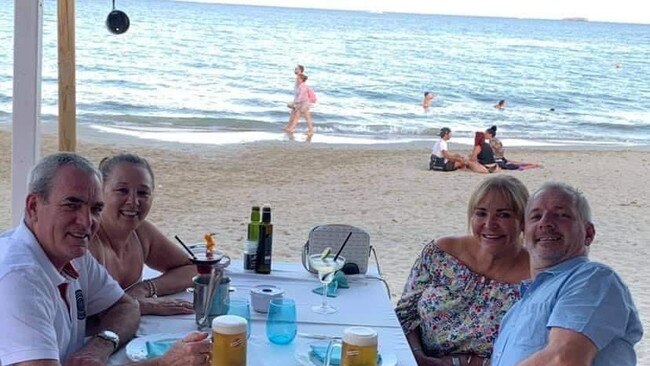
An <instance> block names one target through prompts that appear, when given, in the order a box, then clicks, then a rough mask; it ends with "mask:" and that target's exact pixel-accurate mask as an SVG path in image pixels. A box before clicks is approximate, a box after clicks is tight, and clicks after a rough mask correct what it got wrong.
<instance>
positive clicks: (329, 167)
mask: <svg viewBox="0 0 650 366" xmlns="http://www.w3.org/2000/svg"><path fill="white" fill-rule="evenodd" d="M78 141H79V142H78V151H79V152H80V153H81V154H84V155H86V156H88V157H89V158H91V159H92V160H93V161H94V162H99V161H100V159H101V158H102V157H104V156H106V155H110V154H113V153H117V152H120V151H130V152H135V153H138V154H140V155H142V156H144V157H146V158H147V159H149V161H150V163H151V164H152V167H153V169H154V172H155V174H156V177H155V182H156V183H155V184H156V188H155V201H154V205H153V208H152V210H151V214H150V216H149V219H150V220H151V221H152V222H154V223H155V224H157V225H158V226H159V227H160V228H161V229H162V230H163V232H165V233H166V234H167V235H169V236H173V235H174V234H178V235H180V236H181V237H183V238H185V239H186V240H187V241H199V240H200V239H201V237H202V234H203V233H204V232H206V231H214V232H216V233H217V236H216V238H217V243H218V245H219V246H220V247H221V248H222V249H223V250H225V251H226V252H227V253H229V254H230V255H231V256H232V257H235V258H239V257H240V254H241V248H242V246H243V241H244V240H245V236H246V224H247V221H248V215H249V211H250V207H251V206H252V205H260V204H264V203H269V204H270V205H271V207H272V210H273V223H274V227H275V230H274V239H273V243H274V252H273V259H274V260H275V261H299V259H300V251H301V248H302V245H303V244H304V242H305V240H306V238H307V234H308V232H309V229H310V228H312V227H313V226H315V225H319V224H327V223H346V224H351V225H356V226H359V227H361V228H363V229H365V230H366V231H368V232H369V233H370V236H371V243H372V245H373V246H374V247H375V248H376V250H377V253H378V255H379V258H380V262H381V263H380V264H381V267H382V269H383V271H384V275H385V277H386V279H387V281H388V283H389V284H390V288H391V292H392V294H393V301H396V299H397V298H398V297H399V295H400V294H401V290H402V286H403V285H404V282H405V280H406V278H407V276H408V273H409V270H410V268H411V265H412V264H413V261H414V260H415V258H416V257H417V255H418V254H419V252H420V250H421V248H422V245H423V244H425V243H426V242H428V241H430V240H431V239H433V238H437V237H440V236H444V235H450V234H461V233H464V232H466V231H467V219H466V204H467V200H468V198H469V195H470V192H471V191H472V190H473V189H474V187H475V186H476V185H477V184H478V182H480V181H481V180H482V179H484V178H485V177H484V176H481V175H478V174H475V173H470V172H465V171H460V172H452V173H437V172H431V171H428V170H427V164H428V158H429V148H428V147H422V146H417V147H408V146H407V147H404V148H394V147H386V146H383V145H381V146H380V145H376V146H370V147H368V146H364V147H358V146H357V147H355V146H349V145H345V146H335V147H333V146H331V145H323V144H305V143H301V142H297V141H295V142H292V141H287V142H282V143H270V144H267V143H259V144H245V145H229V146H225V147H224V146H211V145H190V144H176V145H171V144H168V145H166V146H163V145H156V144H151V143H148V142H146V141H142V142H138V141H133V140H122V139H121V138H119V137H114V138H113V137H111V136H107V137H106V138H105V139H99V138H93V137H89V136H84V135H81V136H80V137H79V140H78ZM42 142H43V149H42V153H43V154H47V153H51V152H54V151H55V149H56V137H55V136H54V135H51V134H46V135H44V136H43V139H42ZM451 146H452V150H454V149H456V150H460V151H462V152H465V151H469V147H467V146H459V145H453V140H452V145H451ZM507 156H508V157H509V158H510V159H512V160H517V161H528V162H538V163H541V164H543V166H544V167H543V168H542V169H533V170H527V171H515V172H507V173H500V174H512V175H514V176H516V177H517V178H519V179H521V180H522V181H523V182H524V183H525V184H526V185H527V186H528V187H529V189H530V190H534V189H535V188H537V187H538V186H539V185H540V184H542V183H543V182H545V181H548V180H560V181H564V182H567V183H570V184H572V185H575V186H577V187H579V188H580V189H582V190H583V191H584V192H585V193H586V195H587V197H588V198H589V201H590V203H591V204H592V209H593V216H594V218H595V225H596V232H597V234H596V240H595V243H594V245H593V246H592V248H593V249H592V252H591V258H592V259H594V260H597V261H601V262H604V263H607V264H609V265H610V266H612V267H613V268H614V269H616V270H617V271H618V273H619V274H620V275H621V276H622V278H623V279H624V281H625V282H626V283H627V284H628V285H629V287H630V289H631V291H632V294H633V296H634V300H635V302H636V305H637V308H638V309H639V312H640V314H641V318H642V321H643V323H644V325H645V329H646V332H647V331H648V330H649V329H650V283H649V282H648V281H647V273H648V270H647V267H648V266H647V261H648V260H649V258H650V256H649V255H650V249H648V246H647V245H646V243H647V240H648V238H650V226H649V225H648V218H647V212H648V211H649V210H650V194H649V193H650V189H649V188H648V186H647V182H648V181H649V180H650V154H648V151H647V149H636V150H623V149H621V150H615V149H608V150H585V149H584V148H582V149H575V150H572V149H566V148H565V149H563V150H562V151H550V150H548V149H546V150H539V149H537V150H535V149H524V148H521V149H509V150H508V153H507ZM10 161H11V135H10V132H7V130H2V129H0V229H2V230H4V229H6V228H8V227H9V226H10V216H9V209H10V201H11V187H10V182H11V181H10V170H11V166H10ZM637 350H638V357H639V363H638V364H639V365H650V342H648V341H647V338H646V340H644V341H642V342H641V344H640V345H639V346H638V347H637Z"/></svg>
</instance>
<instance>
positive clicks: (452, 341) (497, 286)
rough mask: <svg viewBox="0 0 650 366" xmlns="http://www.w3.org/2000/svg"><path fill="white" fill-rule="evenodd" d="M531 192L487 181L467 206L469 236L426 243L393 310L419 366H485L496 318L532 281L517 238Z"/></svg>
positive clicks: (510, 180)
mask: <svg viewBox="0 0 650 366" xmlns="http://www.w3.org/2000/svg"><path fill="white" fill-rule="evenodd" d="M527 201H528V190H527V189H526V187H525V186H524V184H523V183H522V182H521V181H519V180H518V179H516V178H514V177H512V176H508V175H499V176H494V177H490V178H488V179H486V180H484V181H483V182H482V183H481V184H480V185H479V186H478V187H477V188H476V190H475V191H474V193H472V196H471V197H470V199H469V204H468V206H467V221H468V223H467V225H468V227H469V229H470V233H469V234H465V235H458V236H447V237H442V238H439V239H437V240H434V241H431V242H430V243H429V244H427V245H426V246H425V247H424V249H423V250H422V253H421V254H420V256H419V257H418V258H417V260H416V261H415V264H414V265H413V268H412V269H411V274H410V275H409V278H408V281H407V283H406V285H405V286H404V292H403V294H402V297H401V299H400V300H399V301H398V303H397V307H396V309H395V311H396V313H397V317H398V318H399V320H400V323H401V325H402V328H403V330H404V332H405V333H406V337H407V339H408V342H409V345H410V346H411V350H412V351H413V355H414V356H415V358H416V360H417V362H418V365H471V366H481V365H486V364H487V362H488V361H489V359H490V355H491V353H492V344H493V342H494V340H495V339H496V335H497V333H498V331H499V323H500V321H501V318H502V317H503V315H504V314H505V313H506V311H507V310H508V309H510V307H511V306H512V305H513V304H514V303H515V302H516V301H517V300H518V299H519V298H520V297H521V293H520V291H519V285H520V282H521V281H523V280H525V279H527V278H529V277H530V270H529V262H528V252H527V251H526V250H525V249H524V246H523V239H522V232H523V223H524V211H525V208H526V203H527Z"/></svg>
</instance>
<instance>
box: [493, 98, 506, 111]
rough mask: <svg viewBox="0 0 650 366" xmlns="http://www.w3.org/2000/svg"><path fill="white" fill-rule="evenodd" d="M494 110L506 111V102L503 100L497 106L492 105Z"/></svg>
mask: <svg viewBox="0 0 650 366" xmlns="http://www.w3.org/2000/svg"><path fill="white" fill-rule="evenodd" d="M494 108H496V109H499V110H504V109H506V101H505V100H504V99H501V100H500V101H499V102H498V103H497V104H495V105H494Z"/></svg>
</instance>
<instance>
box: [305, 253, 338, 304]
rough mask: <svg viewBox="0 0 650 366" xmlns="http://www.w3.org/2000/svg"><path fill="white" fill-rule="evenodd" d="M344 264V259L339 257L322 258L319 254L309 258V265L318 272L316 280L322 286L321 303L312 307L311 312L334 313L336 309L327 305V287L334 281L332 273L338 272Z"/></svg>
mask: <svg viewBox="0 0 650 366" xmlns="http://www.w3.org/2000/svg"><path fill="white" fill-rule="evenodd" d="M344 264H345V258H343V257H341V256H339V257H338V258H336V260H334V257H326V258H322V256H321V255H320V254H313V255H310V256H309V265H310V266H311V267H312V268H314V269H315V270H317V271H318V279H319V280H320V283H321V284H322V285H323V301H322V302H321V304H320V305H314V306H312V308H311V309H312V310H313V311H314V312H317V313H319V314H331V313H335V312H336V308H335V307H333V306H332V305H329V304H328V303H327V285H329V284H330V283H331V282H332V280H333V279H334V272H336V271H338V270H339V269H341V268H342V267H343V265H344Z"/></svg>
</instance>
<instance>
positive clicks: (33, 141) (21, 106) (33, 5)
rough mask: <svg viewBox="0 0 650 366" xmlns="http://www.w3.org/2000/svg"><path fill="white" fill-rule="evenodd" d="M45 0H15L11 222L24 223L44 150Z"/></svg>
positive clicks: (15, 223) (14, 224)
mask: <svg viewBox="0 0 650 366" xmlns="http://www.w3.org/2000/svg"><path fill="white" fill-rule="evenodd" d="M42 38H43V0H15V1H14V80H13V83H14V89H13V106H12V108H13V111H12V118H13V122H12V133H11V222H12V224H13V226H17V225H18V224H19V223H20V219H21V218H22V215H23V210H24V208H25V197H26V196H27V176H28V175H29V171H30V170H31V169H32V166H34V164H35V163H36V161H37V160H38V158H39V156H40V154H41V151H40V147H41V141H40V137H41V123H40V119H41V59H42V53H41V50H42Z"/></svg>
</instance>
